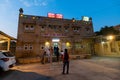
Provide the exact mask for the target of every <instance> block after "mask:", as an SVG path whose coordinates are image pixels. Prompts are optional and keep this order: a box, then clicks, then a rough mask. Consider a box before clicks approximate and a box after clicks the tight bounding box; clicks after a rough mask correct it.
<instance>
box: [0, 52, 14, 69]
mask: <svg viewBox="0 0 120 80" xmlns="http://www.w3.org/2000/svg"><path fill="white" fill-rule="evenodd" d="M15 63H16V60H15V56H14V55H13V54H12V53H11V52H10V51H0V69H1V70H2V71H8V70H9V69H10V68H11V67H13V66H15Z"/></svg>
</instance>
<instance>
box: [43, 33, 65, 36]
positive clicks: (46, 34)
mask: <svg viewBox="0 0 120 80" xmlns="http://www.w3.org/2000/svg"><path fill="white" fill-rule="evenodd" d="M41 35H42V36H52V37H67V35H66V34H62V33H54V34H50V33H45V34H41Z"/></svg>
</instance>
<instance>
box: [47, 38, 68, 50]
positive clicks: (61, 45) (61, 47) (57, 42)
mask: <svg viewBox="0 0 120 80" xmlns="http://www.w3.org/2000/svg"><path fill="white" fill-rule="evenodd" d="M50 46H51V47H53V48H54V47H58V48H59V50H64V49H65V48H66V47H67V46H66V43H64V42H61V41H60V39H59V38H52V41H51V43H50V42H46V43H45V47H47V48H50Z"/></svg>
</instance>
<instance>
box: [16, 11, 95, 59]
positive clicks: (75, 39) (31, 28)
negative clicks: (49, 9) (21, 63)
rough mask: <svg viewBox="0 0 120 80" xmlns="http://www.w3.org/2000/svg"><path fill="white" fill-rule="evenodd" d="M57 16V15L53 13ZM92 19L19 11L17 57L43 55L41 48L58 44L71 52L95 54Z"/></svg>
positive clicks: (61, 48) (60, 48)
mask: <svg viewBox="0 0 120 80" xmlns="http://www.w3.org/2000/svg"><path fill="white" fill-rule="evenodd" d="M54 15H55V16H56V14H54ZM93 34H94V31H93V24H92V19H91V18H88V17H82V19H81V20H75V19H74V18H73V19H64V18H61V17H60V18H59V17H49V16H48V17H44V16H37V15H26V14H23V10H22V11H20V14H19V22H18V34H17V47H16V57H17V58H23V57H36V56H38V55H41V47H46V48H50V47H52V48H53V49H54V47H56V46H58V47H59V50H63V49H65V48H67V49H68V51H69V54H77V55H78V54H92V52H93V47H92V40H91V37H92V36H93Z"/></svg>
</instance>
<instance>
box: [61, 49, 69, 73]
mask: <svg viewBox="0 0 120 80" xmlns="http://www.w3.org/2000/svg"><path fill="white" fill-rule="evenodd" d="M65 67H67V70H66V74H69V54H68V51H67V49H65V51H64V55H63V72H62V74H65Z"/></svg>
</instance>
